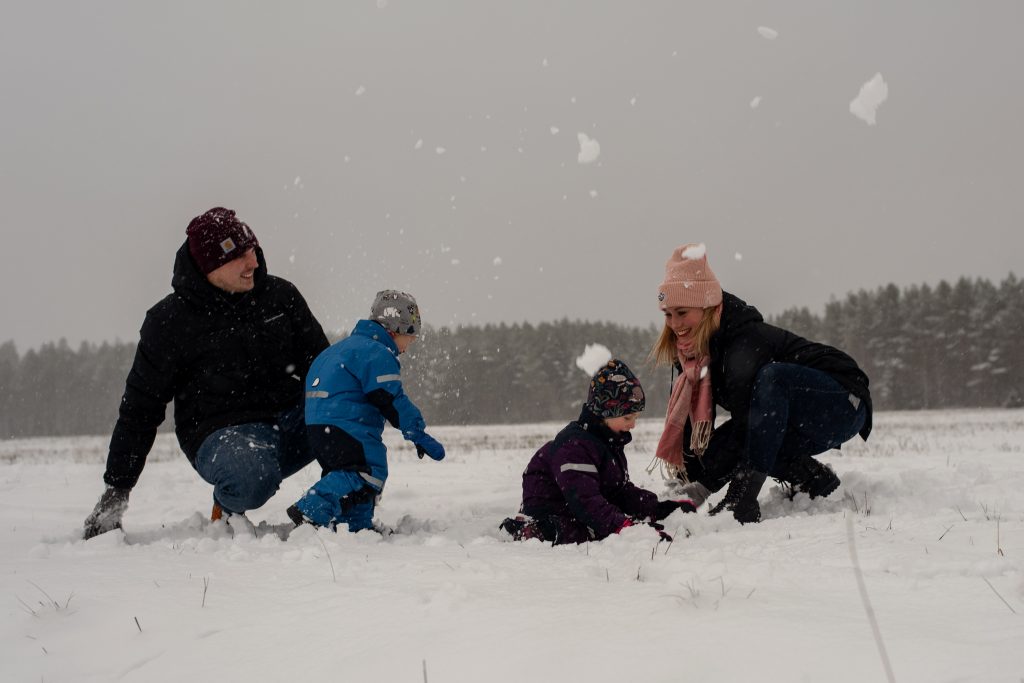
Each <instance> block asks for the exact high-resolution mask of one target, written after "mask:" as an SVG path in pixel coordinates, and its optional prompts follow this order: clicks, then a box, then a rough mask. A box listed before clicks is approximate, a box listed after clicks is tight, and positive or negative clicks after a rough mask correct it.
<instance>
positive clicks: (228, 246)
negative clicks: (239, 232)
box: [220, 237, 235, 254]
mask: <svg viewBox="0 0 1024 683" xmlns="http://www.w3.org/2000/svg"><path fill="white" fill-rule="evenodd" d="M220 248H221V250H222V251H223V252H224V253H225V254H230V253H231V252H233V251H234V250H235V241H234V240H233V239H231V238H230V237H228V238H227V239H225V240H224V241H223V242H221V243H220Z"/></svg>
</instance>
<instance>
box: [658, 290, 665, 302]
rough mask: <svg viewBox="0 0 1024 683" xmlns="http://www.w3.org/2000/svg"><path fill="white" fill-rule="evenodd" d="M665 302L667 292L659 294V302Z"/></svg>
mask: <svg viewBox="0 0 1024 683" xmlns="http://www.w3.org/2000/svg"><path fill="white" fill-rule="evenodd" d="M664 300H665V292H658V301H664Z"/></svg>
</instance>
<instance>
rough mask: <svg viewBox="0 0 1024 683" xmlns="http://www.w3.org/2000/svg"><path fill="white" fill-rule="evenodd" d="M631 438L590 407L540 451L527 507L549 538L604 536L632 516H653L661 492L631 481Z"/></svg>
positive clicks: (526, 490) (530, 471) (527, 476)
mask: <svg viewBox="0 0 1024 683" xmlns="http://www.w3.org/2000/svg"><path fill="white" fill-rule="evenodd" d="M631 439H632V436H631V435H630V434H629V432H623V433H621V434H616V433H615V432H613V431H612V430H610V429H608V427H607V426H605V424H604V422H603V421H602V420H601V418H599V417H597V416H595V415H594V414H592V413H591V412H590V411H589V410H587V409H586V408H584V409H583V412H582V413H581V414H580V417H579V419H577V420H576V421H575V422H570V423H569V424H568V425H566V427H565V428H564V429H562V431H561V432H559V433H558V436H556V437H555V439H554V440H553V441H549V442H548V443H546V444H544V445H543V446H542V447H541V449H540V450H539V451H537V453H536V454H535V455H534V456H533V458H531V460H530V463H529V464H528V465H527V466H526V471H524V472H523V505H522V508H521V511H522V513H523V514H524V515H529V516H530V517H532V518H533V519H534V520H535V521H536V524H537V527H538V529H539V530H540V532H541V534H542V536H543V540H545V541H551V542H552V543H554V544H555V545H558V544H562V543H583V542H584V541H590V540H600V539H602V538H605V537H606V536H609V535H610V534H613V533H616V532H617V531H619V530H620V529H622V525H623V524H625V522H626V520H627V519H637V520H639V519H645V518H653V516H654V515H655V509H656V505H657V503H658V497H657V496H656V495H655V494H654V493H651V492H650V491H646V490H644V489H642V488H640V487H638V486H635V485H634V484H633V483H632V482H630V481H629V470H628V466H627V463H626V454H625V452H624V451H623V448H624V447H625V445H626V444H627V443H629V442H630V440H631Z"/></svg>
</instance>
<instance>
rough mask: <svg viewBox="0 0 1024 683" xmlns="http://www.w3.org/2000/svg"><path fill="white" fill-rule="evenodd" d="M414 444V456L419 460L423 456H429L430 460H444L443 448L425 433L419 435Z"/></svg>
mask: <svg viewBox="0 0 1024 683" xmlns="http://www.w3.org/2000/svg"><path fill="white" fill-rule="evenodd" d="M414 443H415V444H416V454H417V455H419V456H420V457H421V458H422V457H423V456H424V455H429V456H430V458H431V459H432V460H443V459H444V446H442V445H441V443H440V442H439V441H438V440H437V439H435V438H434V437H432V436H430V435H429V434H427V433H426V432H424V433H423V434H421V435H419V436H418V437H417V438H416V441H414Z"/></svg>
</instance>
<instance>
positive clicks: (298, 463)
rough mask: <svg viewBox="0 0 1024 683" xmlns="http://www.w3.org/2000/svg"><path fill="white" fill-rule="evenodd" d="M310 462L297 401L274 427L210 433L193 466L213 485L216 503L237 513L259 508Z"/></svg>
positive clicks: (245, 426)
mask: <svg viewBox="0 0 1024 683" xmlns="http://www.w3.org/2000/svg"><path fill="white" fill-rule="evenodd" d="M312 461H313V453H312V451H311V449H310V448H309V442H308V441H307V439H306V424H305V421H304V419H303V406H302V404H301V403H300V404H299V405H298V406H296V407H295V408H293V409H292V410H289V411H286V412H284V413H281V415H280V416H278V419H277V422H276V423H271V422H249V423H246V424H240V425H234V426H232V427H225V428H224V429H218V430H217V431H215V432H213V433H212V434H210V435H209V436H208V437H206V439H204V440H203V444H202V445H201V446H200V447H199V450H198V451H197V453H196V460H195V463H194V467H195V469H196V472H198V473H199V476H201V477H202V478H203V479H204V480H206V481H207V482H209V483H210V484H213V500H214V502H215V503H217V504H218V505H220V506H221V507H222V508H224V510H225V511H227V512H233V513H239V512H245V511H246V510H254V509H256V508H258V507H260V506H262V505H263V504H264V503H266V502H267V501H268V500H270V497H271V496H273V495H274V493H276V492H277V489H278V488H279V487H280V486H281V482H282V481H283V480H284V479H285V478H286V477H290V476H291V475H293V474H295V473H296V472H298V471H299V470H301V469H302V468H303V467H305V466H306V465H308V464H309V463H311V462H312Z"/></svg>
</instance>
